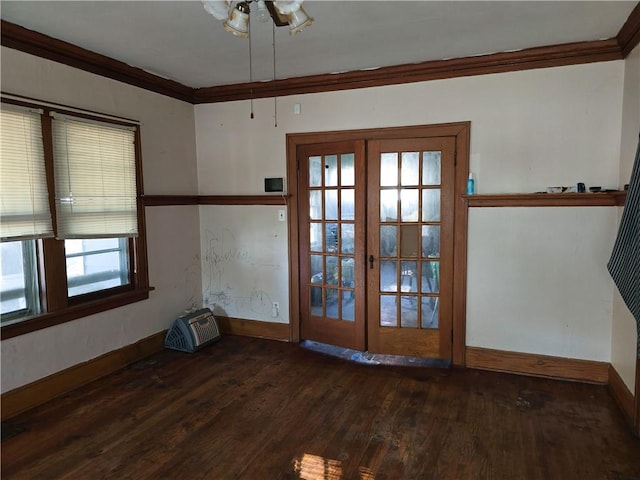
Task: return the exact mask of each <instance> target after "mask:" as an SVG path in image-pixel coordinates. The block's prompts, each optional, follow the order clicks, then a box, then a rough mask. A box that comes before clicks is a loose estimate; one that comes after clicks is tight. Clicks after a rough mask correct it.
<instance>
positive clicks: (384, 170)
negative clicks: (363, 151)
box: [380, 152, 398, 187]
mask: <svg viewBox="0 0 640 480" xmlns="http://www.w3.org/2000/svg"><path fill="white" fill-rule="evenodd" d="M380 185H381V186H383V187H395V186H396V185H398V154H397V153H396V152H393V153H383V154H381V155H380Z"/></svg>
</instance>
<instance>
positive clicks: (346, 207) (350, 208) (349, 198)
mask: <svg viewBox="0 0 640 480" xmlns="http://www.w3.org/2000/svg"><path fill="white" fill-rule="evenodd" d="M340 197H341V203H342V205H341V210H340V217H341V220H353V219H355V209H354V202H355V190H354V189H352V188H346V189H344V190H341V191H340Z"/></svg>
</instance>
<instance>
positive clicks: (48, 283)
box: [0, 95, 153, 340]
mask: <svg viewBox="0 0 640 480" xmlns="http://www.w3.org/2000/svg"><path fill="white" fill-rule="evenodd" d="M11 97H12V98H6V97H5V96H4V95H3V97H2V99H1V101H2V102H3V103H8V104H14V105H21V106H26V107H32V108H38V109H41V110H43V111H44V113H43V114H42V117H41V119H42V136H43V142H44V151H45V169H46V174H47V184H48V190H49V205H50V209H51V216H52V220H53V224H54V226H55V222H56V212H55V184H54V163H53V137H52V119H51V116H50V113H51V112H53V111H55V112H58V113H64V114H68V115H73V116H75V117H78V118H85V119H87V120H97V121H100V122H107V123H113V124H116V125H126V126H130V127H135V139H134V141H135V164H136V168H135V172H136V206H137V222H138V236H137V237H130V238H128V239H127V241H128V252H129V279H130V283H129V284H128V285H121V286H118V287H113V288H109V289H104V290H99V291H97V292H91V293H86V294H82V295H76V296H71V297H70V296H69V295H68V288H67V274H66V257H65V250H64V240H57V239H55V238H43V239H38V240H36V250H37V252H36V254H37V259H38V281H39V282H40V308H41V312H42V313H39V314H36V315H33V316H31V317H27V318H24V319H22V320H19V321H18V320H14V322H13V323H10V324H8V325H2V326H1V328H0V337H1V339H2V340H5V339H7V338H12V337H16V336H19V335H24V334H26V333H29V332H34V331H37V330H41V329H44V328H48V327H51V326H54V325H59V324H62V323H65V322H69V321H72V320H76V319H78V318H82V317H86V316H89V315H93V314H96V313H100V312H104V311H107V310H111V309H114V308H118V307H121V306H124V305H128V304H131V303H134V302H139V301H141V300H145V299H147V298H149V292H150V291H151V290H153V288H152V287H150V286H149V274H148V261H147V241H146V224H145V212H144V203H143V197H144V191H143V176H142V148H141V135H140V125H139V124H137V122H134V121H126V120H125V119H116V118H114V117H111V116H108V115H104V114H101V113H99V112H90V111H87V110H84V109H82V110H80V109H77V108H75V107H69V106H64V105H54V104H51V103H48V102H43V101H40V100H36V99H25V100H17V99H16V98H15V97H14V96H11ZM30 100H32V101H33V103H32V102H31V101H30ZM54 228H55V227H54Z"/></svg>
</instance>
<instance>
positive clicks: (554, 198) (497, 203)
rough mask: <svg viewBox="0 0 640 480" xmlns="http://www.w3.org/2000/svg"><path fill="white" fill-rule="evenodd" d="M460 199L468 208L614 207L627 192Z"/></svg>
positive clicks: (472, 196) (478, 196)
mask: <svg viewBox="0 0 640 480" xmlns="http://www.w3.org/2000/svg"><path fill="white" fill-rule="evenodd" d="M462 198H463V199H464V201H465V202H466V203H467V205H468V206H469V207H614V206H623V205H624V202H625V200H626V198H627V192H625V191H618V192H598V193H500V194H491V195H484V194H483V195H462Z"/></svg>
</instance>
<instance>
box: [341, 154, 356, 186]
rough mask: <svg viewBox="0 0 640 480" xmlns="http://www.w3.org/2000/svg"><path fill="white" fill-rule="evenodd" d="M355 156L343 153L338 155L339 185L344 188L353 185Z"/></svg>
mask: <svg viewBox="0 0 640 480" xmlns="http://www.w3.org/2000/svg"><path fill="white" fill-rule="evenodd" d="M354 160H355V155H354V154H353V153H343V154H342V155H340V175H341V179H340V184H341V185H342V186H344V187H350V186H352V185H355V183H356V182H355V170H354Z"/></svg>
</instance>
